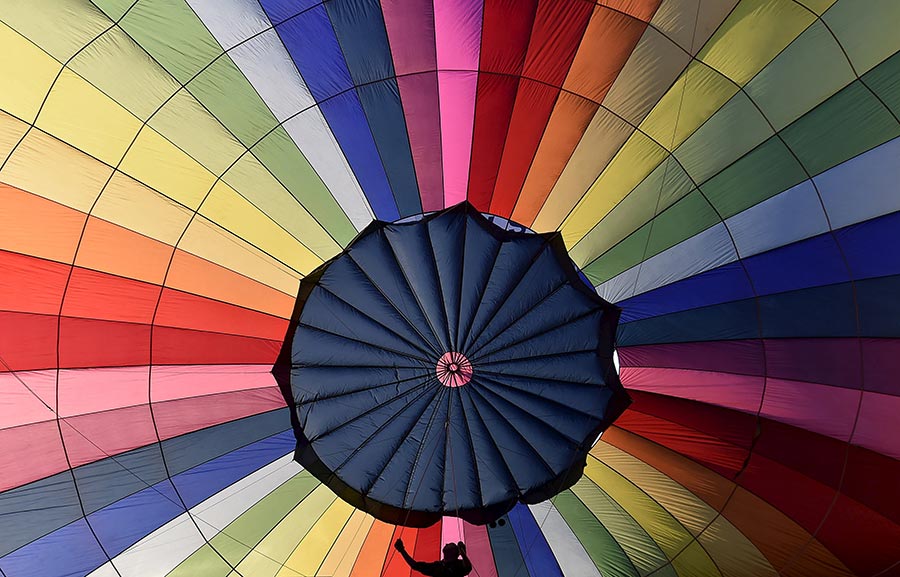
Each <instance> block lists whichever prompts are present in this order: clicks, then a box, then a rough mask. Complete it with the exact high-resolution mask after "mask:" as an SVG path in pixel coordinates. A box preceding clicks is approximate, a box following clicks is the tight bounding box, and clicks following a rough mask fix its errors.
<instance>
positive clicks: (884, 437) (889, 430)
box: [852, 392, 900, 459]
mask: <svg viewBox="0 0 900 577" xmlns="http://www.w3.org/2000/svg"><path fill="white" fill-rule="evenodd" d="M897 439H900V397H895V396H893V395H882V394H880V393H869V392H866V393H863V400H862V405H861V406H860V408H859V421H858V422H857V423H856V430H855V431H854V432H853V439H852V443H853V444H854V445H859V446H861V447H865V448H867V449H871V450H873V451H876V452H878V453H881V454H883V455H887V456H889V457H893V458H895V459H900V442H897Z"/></svg>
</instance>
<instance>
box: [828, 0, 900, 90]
mask: <svg viewBox="0 0 900 577" xmlns="http://www.w3.org/2000/svg"><path fill="white" fill-rule="evenodd" d="M822 18H823V19H824V20H825V23H826V24H828V27H829V28H831V30H832V31H833V32H834V34H835V36H837V39H838V42H840V43H841V46H843V47H844V50H846V51H847V55H848V56H849V57H850V62H852V63H853V67H854V68H855V69H856V73H857V74H860V75H862V74H865V73H866V72H867V71H868V70H869V69H871V68H872V67H874V66H875V65H876V64H878V63H879V62H881V61H882V60H884V59H885V58H887V57H888V56H890V55H891V54H893V53H895V52H897V51H898V50H900V30H898V27H897V23H898V22H900V2H898V1H897V0H864V1H863V2H860V0H840V2H837V3H836V4H835V5H834V6H832V7H831V8H830V9H829V10H828V11H827V12H825V14H824V15H823V16H822Z"/></svg>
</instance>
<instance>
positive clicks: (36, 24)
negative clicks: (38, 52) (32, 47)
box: [0, 0, 112, 62]
mask: <svg viewBox="0 0 900 577" xmlns="http://www.w3.org/2000/svg"><path fill="white" fill-rule="evenodd" d="M0 20H3V21H4V22H6V23H7V24H9V25H10V26H12V27H13V28H15V29H16V30H18V31H19V32H20V33H21V34H22V35H23V36H25V37H27V38H28V39H29V40H31V41H32V42H34V43H35V44H37V45H38V46H40V47H41V48H43V49H44V50H46V51H47V52H49V53H50V54H51V55H52V56H53V57H54V58H55V59H57V60H58V61H60V62H65V61H67V60H68V59H69V58H71V57H72V55H73V54H75V53H76V52H78V50H79V49H81V48H82V47H83V46H84V45H85V44H87V43H89V42H90V41H91V40H93V39H94V38H96V37H97V36H99V35H100V34H102V33H103V31H104V30H106V29H108V28H109V27H110V26H112V21H110V19H109V18H107V17H106V15H105V14H103V12H101V11H100V10H98V9H97V8H96V7H95V6H94V5H92V4H91V3H89V2H84V0H19V1H13V2H10V1H8V0H6V1H4V2H0Z"/></svg>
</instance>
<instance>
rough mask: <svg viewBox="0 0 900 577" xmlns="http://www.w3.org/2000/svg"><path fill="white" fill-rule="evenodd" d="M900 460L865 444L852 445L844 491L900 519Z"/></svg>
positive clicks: (896, 520)
mask: <svg viewBox="0 0 900 577" xmlns="http://www.w3.org/2000/svg"><path fill="white" fill-rule="evenodd" d="M898 487H900V461H898V460H897V459H892V458H890V457H886V456H884V455H880V454H878V453H876V452H874V451H870V450H868V449H864V448H862V447H854V446H851V447H850V454H849V458H848V459H847V471H846V473H844V484H843V485H842V487H841V491H842V492H843V493H846V494H847V495H850V496H851V497H853V498H854V499H856V500H857V501H859V502H861V503H863V504H865V505H867V506H868V507H871V508H872V509H874V510H876V511H878V512H879V513H881V514H882V515H884V516H885V517H887V518H888V519H891V520H892V521H894V522H895V523H900V499H898V498H897V488H898Z"/></svg>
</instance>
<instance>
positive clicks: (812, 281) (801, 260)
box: [744, 234, 850, 295]
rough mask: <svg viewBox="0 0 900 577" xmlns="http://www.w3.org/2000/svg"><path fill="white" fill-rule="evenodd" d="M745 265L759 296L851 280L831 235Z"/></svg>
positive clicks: (778, 250) (755, 259) (785, 248)
mask: <svg viewBox="0 0 900 577" xmlns="http://www.w3.org/2000/svg"><path fill="white" fill-rule="evenodd" d="M744 264H745V266H746V267H747V272H749V273H750V277H751V278H752V279H753V285H754V286H755V287H756V292H757V294H760V295H765V294H772V293H778V292H785V291H790V290H796V289H800V288H807V287H814V286H822V285H827V284H834V283H839V282H844V281H847V280H850V279H849V275H848V274H847V267H846V266H845V265H844V261H843V259H842V258H841V253H840V251H839V250H838V247H837V245H836V244H835V242H834V238H833V237H832V235H831V234H822V235H819V236H815V237H813V238H809V239H806V240H803V241H800V242H797V243H794V244H789V245H787V246H783V247H781V248H777V249H775V250H771V251H769V252H765V253H763V254H759V255H756V256H753V257H751V258H748V259H745V260H744Z"/></svg>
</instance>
